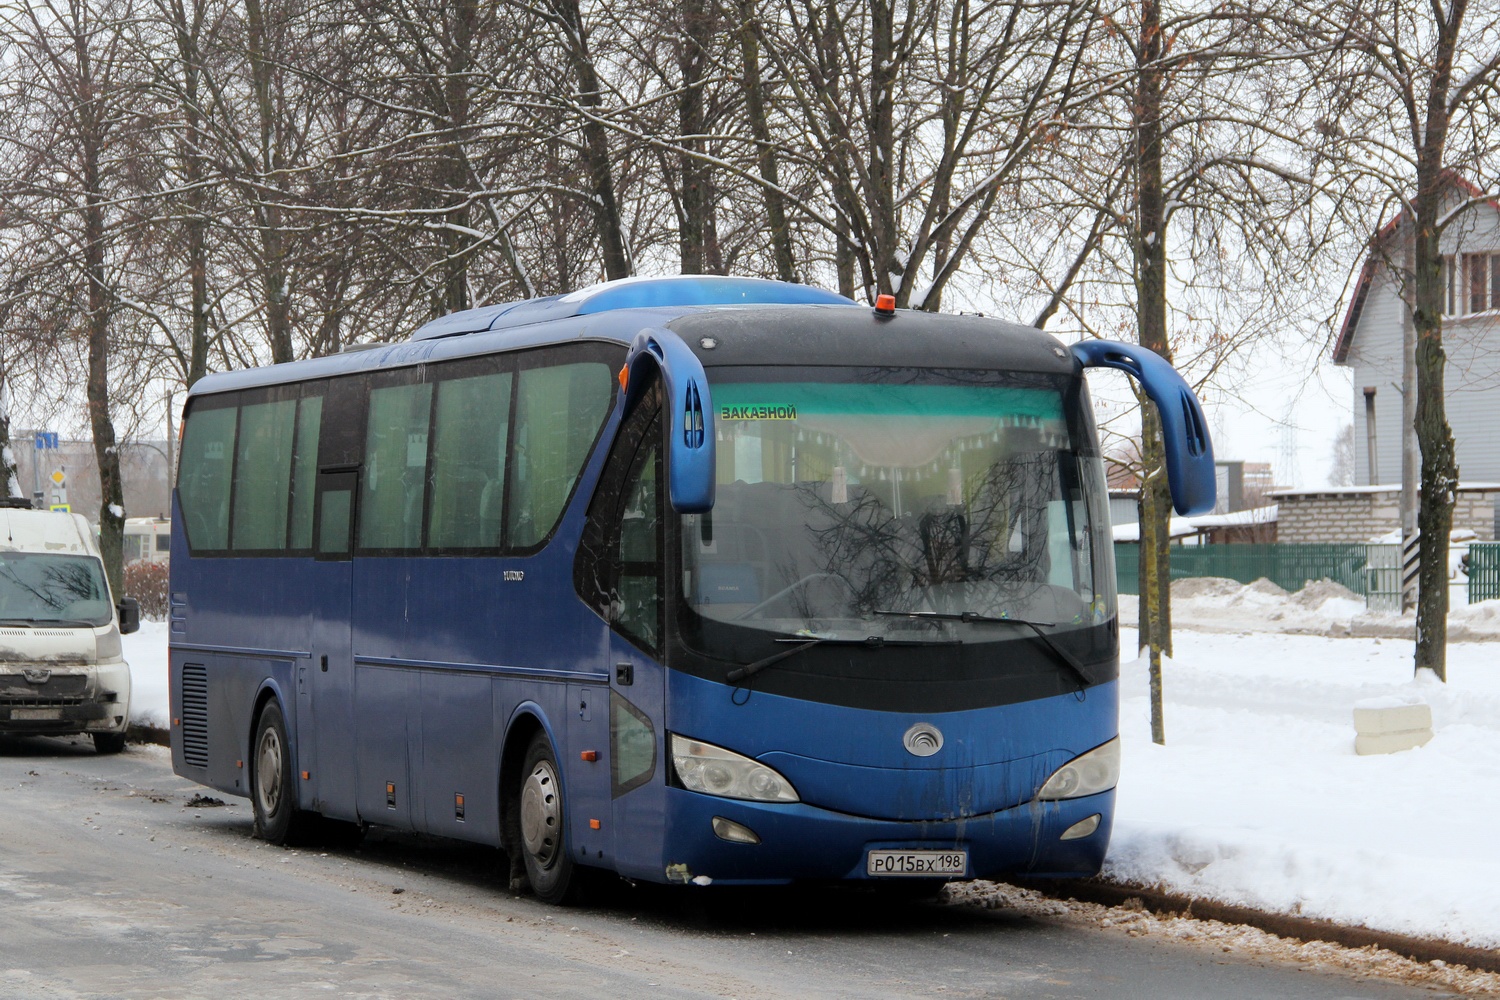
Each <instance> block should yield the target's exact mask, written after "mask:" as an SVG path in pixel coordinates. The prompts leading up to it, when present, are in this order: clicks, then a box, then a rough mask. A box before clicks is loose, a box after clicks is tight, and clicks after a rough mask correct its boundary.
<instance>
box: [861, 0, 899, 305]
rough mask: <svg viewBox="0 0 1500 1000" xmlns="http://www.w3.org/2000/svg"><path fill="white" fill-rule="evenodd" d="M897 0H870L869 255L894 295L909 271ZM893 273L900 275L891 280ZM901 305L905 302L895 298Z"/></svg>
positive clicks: (878, 287)
mask: <svg viewBox="0 0 1500 1000" xmlns="http://www.w3.org/2000/svg"><path fill="white" fill-rule="evenodd" d="M892 8H893V0H870V6H869V10H870V95H869V101H870V161H869V164H868V169H869V171H870V188H869V197H868V199H867V200H868V201H869V206H868V208H869V212H870V228H871V231H872V236H873V237H874V238H873V240H872V244H873V245H872V246H871V247H870V248H869V253H870V259H871V260H872V261H873V262H874V267H875V275H874V277H875V288H874V292H875V294H877V295H891V294H894V293H895V292H896V290H897V285H898V281H899V278H900V277H901V276H902V275H903V274H905V271H906V268H905V266H904V262H903V261H902V260H901V259H900V257H898V256H897V245H896V232H897V229H896V191H895V186H896V175H895V168H894V165H893V164H892V162H891V161H892V158H893V156H894V155H895V149H896V133H895V104H896V95H895V87H896V74H897V66H896V60H895V47H896V46H895V37H896V19H895V11H894V10H893V9H892ZM893 275H894V278H895V279H897V280H893ZM896 304H897V305H898V306H905V305H906V303H905V302H902V301H899V300H898V301H897V303H896Z"/></svg>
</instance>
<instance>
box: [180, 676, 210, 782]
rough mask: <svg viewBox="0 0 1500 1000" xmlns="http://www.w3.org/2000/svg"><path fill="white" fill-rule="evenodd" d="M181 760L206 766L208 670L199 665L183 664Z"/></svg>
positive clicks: (194, 764) (194, 765) (198, 765)
mask: <svg viewBox="0 0 1500 1000" xmlns="http://www.w3.org/2000/svg"><path fill="white" fill-rule="evenodd" d="M182 759H183V761H184V762H186V763H188V764H191V765H192V766H193V767H207V766H208V668H207V667H205V666H204V665H203V664H201V663H184V664H183V665H182Z"/></svg>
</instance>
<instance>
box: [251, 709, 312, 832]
mask: <svg viewBox="0 0 1500 1000" xmlns="http://www.w3.org/2000/svg"><path fill="white" fill-rule="evenodd" d="M250 766H251V770H250V802H251V803H252V804H253V805H254V807H255V835H256V836H257V837H259V838H261V839H262V840H265V841H269V842H270V843H272V844H289V843H295V842H296V841H297V840H298V839H300V838H301V837H302V835H303V834H304V833H305V832H306V831H307V830H308V829H310V828H311V827H312V825H313V822H314V821H315V820H316V818H317V817H316V816H314V815H313V814H311V813H306V812H303V811H302V810H300V809H298V808H297V786H296V785H295V784H294V783H293V781H292V753H291V744H290V743H289V742H288V741H287V738H286V720H285V719H284V718H283V717H282V714H281V706H280V705H279V704H277V703H276V701H275V700H274V699H273V700H271V701H268V702H266V707H265V708H263V709H261V712H260V721H259V722H258V723H257V724H256V726H255V743H254V745H253V747H252V752H251V754H250Z"/></svg>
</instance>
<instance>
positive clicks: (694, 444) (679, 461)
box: [621, 329, 717, 514]
mask: <svg viewBox="0 0 1500 1000" xmlns="http://www.w3.org/2000/svg"><path fill="white" fill-rule="evenodd" d="M651 365H655V366H656V368H657V369H658V370H659V371H660V372H661V379H662V386H663V388H665V389H666V397H667V402H666V406H667V413H666V417H667V439H668V445H669V447H668V451H667V492H668V496H669V498H670V499H671V502H672V509H673V510H675V511H677V512H678V513H679V514H701V513H703V512H704V511H707V510H712V509H713V505H714V478H715V476H716V474H717V468H716V465H715V462H714V427H713V401H712V399H711V398H710V396H709V391H708V376H707V375H706V374H705V373H704V371H703V365H702V363H700V362H699V361H698V356H697V355H696V354H694V353H693V352H692V350H691V349H690V348H689V347H688V346H687V344H684V343H683V342H682V338H681V337H679V336H677V334H675V333H673V332H672V331H671V330H664V329H654V330H642V331H641V332H640V333H638V334H636V336H635V341H634V342H633V343H632V344H631V345H630V351H629V353H628V354H626V355H625V371H624V372H623V373H622V378H621V384H622V388H623V389H624V391H625V408H626V411H627V412H628V411H629V409H630V408H631V407H632V406H633V405H635V402H636V400H637V399H638V398H639V394H640V392H641V391H643V389H644V387H645V385H646V378H645V376H646V375H647V374H648V371H649V366H651Z"/></svg>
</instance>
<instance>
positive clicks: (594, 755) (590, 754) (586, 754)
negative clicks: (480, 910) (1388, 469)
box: [578, 750, 599, 764]
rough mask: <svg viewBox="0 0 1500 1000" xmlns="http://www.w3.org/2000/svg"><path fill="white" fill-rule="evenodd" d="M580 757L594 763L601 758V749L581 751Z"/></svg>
mask: <svg viewBox="0 0 1500 1000" xmlns="http://www.w3.org/2000/svg"><path fill="white" fill-rule="evenodd" d="M578 759H579V760H586V761H588V762H589V763H590V764H592V763H593V762H594V761H596V760H598V759H599V751H598V750H584V751H582V752H581V753H579V755H578Z"/></svg>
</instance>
